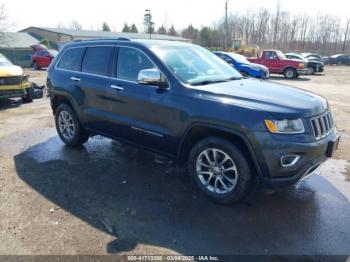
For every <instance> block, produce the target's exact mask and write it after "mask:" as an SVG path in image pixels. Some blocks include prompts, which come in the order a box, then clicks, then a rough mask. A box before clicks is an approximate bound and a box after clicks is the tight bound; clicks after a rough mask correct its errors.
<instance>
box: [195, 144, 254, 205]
mask: <svg viewBox="0 0 350 262" xmlns="http://www.w3.org/2000/svg"><path fill="white" fill-rule="evenodd" d="M189 171H190V174H191V176H192V178H193V179H194V181H195V182H196V184H197V185H198V187H199V188H200V190H201V191H202V192H203V193H204V194H205V195H207V196H208V197H210V198H211V199H212V200H214V201H216V202H219V203H224V204H227V203H233V202H237V201H239V200H240V199H242V198H243V197H244V196H245V195H246V193H247V192H248V189H249V187H250V184H251V171H250V168H249V165H248V162H247V160H246V158H245V156H244V154H243V153H242V152H241V151H240V150H239V149H238V148H237V147H236V146H235V145H233V144H232V143H230V142H229V141H227V140H224V139H221V138H217V137H209V138H206V139H204V140H202V141H200V142H199V143H197V144H196V145H195V146H194V148H193V149H192V151H191V154H190V159H189Z"/></svg>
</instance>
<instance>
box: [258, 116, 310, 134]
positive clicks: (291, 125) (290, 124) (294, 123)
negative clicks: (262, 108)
mask: <svg viewBox="0 0 350 262" xmlns="http://www.w3.org/2000/svg"><path fill="white" fill-rule="evenodd" d="M265 125H266V127H267V129H268V130H269V131H270V132H271V133H279V134H300V133H304V132H305V129H304V125H303V122H302V121H301V119H292V120H290V119H283V120H265Z"/></svg>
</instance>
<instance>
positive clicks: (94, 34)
mask: <svg viewBox="0 0 350 262" xmlns="http://www.w3.org/2000/svg"><path fill="white" fill-rule="evenodd" d="M31 28H34V29H39V30H44V31H49V32H53V33H56V34H64V35H69V36H73V37H75V38H79V37H81V38H118V37H126V38H131V39H148V38H149V34H142V33H119V32H106V31H94V30H74V29H67V28H50V27H28V28H25V29H23V30H21V32H28V31H29V30H30V29H31ZM151 37H152V39H161V40H175V41H184V42H190V40H189V39H186V38H182V37H179V36H169V35H159V34H152V36H151Z"/></svg>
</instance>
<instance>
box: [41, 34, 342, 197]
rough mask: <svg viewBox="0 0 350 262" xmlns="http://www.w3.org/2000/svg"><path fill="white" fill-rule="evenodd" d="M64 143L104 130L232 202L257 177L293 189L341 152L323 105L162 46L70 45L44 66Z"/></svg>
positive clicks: (203, 56) (211, 58) (120, 42)
mask: <svg viewBox="0 0 350 262" xmlns="http://www.w3.org/2000/svg"><path fill="white" fill-rule="evenodd" d="M47 85H48V87H49V90H50V96H51V106H52V109H53V112H54V115H55V121H56V128H57V132H58V134H59V136H60V138H61V139H62V141H63V142H64V143H65V144H66V145H68V146H80V145H82V144H83V143H85V142H86V141H87V140H88V139H89V137H90V136H93V135H95V134H100V135H103V136H106V137H109V138H112V139H119V140H122V141H125V142H128V143H132V144H135V145H138V146H141V147H143V148H147V149H151V150H153V151H156V152H160V153H162V154H165V155H167V156H170V157H173V158H176V159H178V160H180V161H181V162H182V163H187V165H188V167H189V173H190V175H191V176H192V177H193V179H194V181H196V183H197V185H198V186H199V188H200V189H201V191H203V192H204V193H205V194H206V195H207V196H209V197H211V198H212V199H214V200H216V201H218V202H221V203H230V202H235V201H238V200H239V199H241V198H242V197H243V196H244V195H245V194H246V193H247V192H248V190H249V187H250V185H251V184H252V182H253V181H257V182H258V183H259V184H261V185H262V186H265V187H283V186H288V185H292V184H294V183H296V182H297V181H299V180H300V179H301V178H303V177H304V176H306V175H309V174H312V173H314V171H315V170H316V169H317V168H318V167H319V166H320V165H321V163H322V162H324V161H325V160H326V159H327V157H331V156H332V154H333V152H334V150H335V149H336V148H337V146H338V142H339V136H338V135H337V131H336V128H335V124H334V121H333V118H332V114H331V111H330V109H329V105H328V103H327V100H326V99H324V98H323V97H321V96H318V95H316V94H313V93H310V92H307V91H303V90H300V89H296V88H292V87H289V86H284V85H279V84H276V83H272V82H269V81H260V80H255V79H250V78H243V77H242V75H240V74H239V73H238V72H237V71H236V70H235V69H234V68H232V67H231V66H229V65H228V64H226V63H225V62H224V61H223V60H221V59H220V58H218V57H217V56H215V55H214V54H212V53H210V52H209V51H207V50H206V49H204V48H202V47H199V46H197V45H193V44H189V43H181V42H175V41H160V40H128V39H109V40H108V39H107V40H106V39H104V40H103V39H102V40H90V41H80V42H73V43H69V44H66V45H65V46H64V47H63V48H62V50H61V51H60V53H59V54H58V56H57V57H56V58H55V59H54V61H53V62H52V64H51V65H50V68H49V70H48V79H47Z"/></svg>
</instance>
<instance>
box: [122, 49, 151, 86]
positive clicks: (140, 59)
mask: <svg viewBox="0 0 350 262" xmlns="http://www.w3.org/2000/svg"><path fill="white" fill-rule="evenodd" d="M151 68H154V65H153V64H152V62H151V61H150V60H149V59H148V58H147V57H146V56H145V55H144V54H143V53H142V52H141V51H139V50H137V49H134V48H128V47H119V52H118V62H117V77H118V78H119V79H123V80H129V81H133V82H137V76H138V74H139V72H140V71H141V70H143V69H151Z"/></svg>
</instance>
